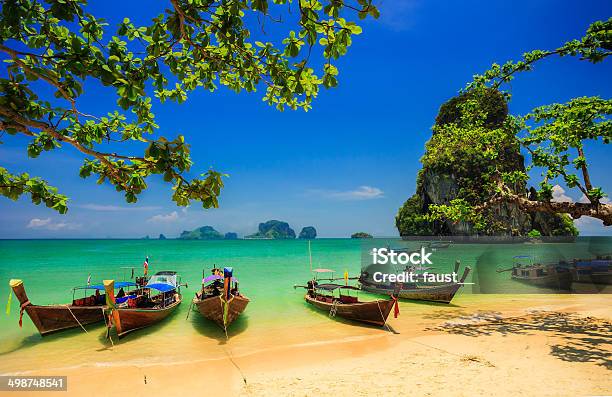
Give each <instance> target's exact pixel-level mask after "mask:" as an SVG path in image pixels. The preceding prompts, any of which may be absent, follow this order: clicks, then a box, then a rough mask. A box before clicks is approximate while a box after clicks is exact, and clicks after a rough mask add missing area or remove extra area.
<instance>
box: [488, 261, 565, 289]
mask: <svg viewBox="0 0 612 397" xmlns="http://www.w3.org/2000/svg"><path fill="white" fill-rule="evenodd" d="M525 258H529V259H530V260H531V263H530V264H528V265H523V264H521V263H520V261H518V260H520V259H525ZM513 259H514V264H513V265H512V267H511V268H509V269H503V270H497V272H498V273H501V272H507V271H510V272H512V273H511V278H512V280H515V281H519V282H522V283H525V284H529V285H533V286H536V287H540V288H551V289H558V290H564V291H569V290H570V289H571V287H572V273H571V272H570V269H569V267H567V266H562V265H556V264H548V265H546V264H541V263H534V262H533V258H532V257H531V256H529V255H517V256H515V257H514V258H513Z"/></svg>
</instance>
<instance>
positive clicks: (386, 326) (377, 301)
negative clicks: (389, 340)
mask: <svg viewBox="0 0 612 397" xmlns="http://www.w3.org/2000/svg"><path fill="white" fill-rule="evenodd" d="M376 306H378V311H379V312H380V317H382V319H383V321H384V323H383V327H385V328H387V330H388V331H389V332H392V331H391V328H389V326H388V325H387V319H386V318H385V315H384V314H383V312H382V310H381V309H380V299H377V300H376Z"/></svg>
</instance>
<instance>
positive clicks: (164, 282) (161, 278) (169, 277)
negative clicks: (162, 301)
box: [145, 272, 178, 292]
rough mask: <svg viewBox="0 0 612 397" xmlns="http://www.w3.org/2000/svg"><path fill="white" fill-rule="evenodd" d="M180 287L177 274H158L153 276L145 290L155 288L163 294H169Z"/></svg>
mask: <svg viewBox="0 0 612 397" xmlns="http://www.w3.org/2000/svg"><path fill="white" fill-rule="evenodd" d="M177 285H178V281H177V275H176V272H157V273H155V274H154V275H152V276H151V278H150V279H149V282H148V283H147V285H145V288H153V289H156V290H158V291H161V292H169V291H172V290H173V289H176V287H177Z"/></svg>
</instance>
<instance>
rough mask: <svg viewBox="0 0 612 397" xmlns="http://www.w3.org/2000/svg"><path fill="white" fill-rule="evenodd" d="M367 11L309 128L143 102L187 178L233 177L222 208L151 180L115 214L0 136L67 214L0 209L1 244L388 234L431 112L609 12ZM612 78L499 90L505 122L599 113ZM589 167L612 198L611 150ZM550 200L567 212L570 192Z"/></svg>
mask: <svg viewBox="0 0 612 397" xmlns="http://www.w3.org/2000/svg"><path fill="white" fill-rule="evenodd" d="M93 3H96V4H95V7H93V6H92V8H90V10H91V11H92V12H94V13H96V14H100V15H101V16H104V17H105V18H107V19H108V20H109V21H111V22H115V21H117V20H121V19H122V18H123V17H124V16H130V17H131V18H133V19H136V20H137V21H138V22H143V23H144V21H145V20H146V18H148V17H150V16H154V15H155V14H157V13H159V12H161V11H163V9H164V8H166V6H167V5H166V3H165V2H162V1H156V2H149V3H147V4H148V6H147V9H146V10H143V9H142V4H141V3H136V2H122V3H118V2H93ZM118 4H121V5H120V6H119V5H118ZM126 7H129V8H126ZM380 8H381V11H382V16H381V19H379V20H378V21H366V22H365V23H364V24H363V26H364V32H363V34H362V35H361V36H359V37H357V38H356V39H355V40H354V43H353V46H352V47H351V48H350V50H349V54H348V55H347V56H346V57H345V58H343V59H342V60H341V61H340V62H339V63H338V68H339V69H340V76H339V77H340V86H339V87H338V88H336V89H332V90H324V91H322V92H321V94H320V96H319V98H318V99H317V100H316V101H315V103H314V105H313V106H314V109H313V110H311V111H310V112H308V113H304V112H303V111H285V112H284V113H280V112H278V111H276V110H275V109H274V108H272V107H268V106H267V105H266V104H264V103H263V102H262V101H261V97H262V93H261V92H258V93H255V94H240V95H238V94H235V93H233V92H230V91H228V90H225V89H220V90H218V91H217V92H216V93H213V94H211V93H209V92H207V91H204V90H198V91H196V92H193V93H191V95H190V98H189V100H188V102H187V103H185V104H182V105H176V104H174V103H166V104H163V105H161V104H159V103H155V105H154V108H153V111H154V112H155V114H156V116H157V122H158V124H159V125H160V127H161V128H160V134H162V135H164V136H167V137H173V136H175V135H177V134H179V133H180V134H183V135H185V136H186V139H187V140H188V142H190V143H191V144H192V157H193V160H194V162H195V166H194V171H205V170H206V169H208V168H209V167H214V168H215V169H216V170H218V171H222V172H225V173H228V174H229V175H230V177H229V178H227V179H226V188H225V189H224V191H223V193H222V196H221V201H220V205H221V208H220V209H215V210H202V209H201V207H199V206H198V205H197V204H195V205H193V206H191V207H189V208H188V209H183V208H179V207H176V206H175V205H174V204H173V202H172V201H171V199H170V197H171V190H170V186H168V185H165V184H164V183H163V182H162V181H161V179H159V178H152V179H149V185H150V189H149V190H148V191H147V192H146V193H144V194H143V195H142V196H141V197H140V200H139V202H138V203H137V204H136V205H128V204H126V203H125V202H124V200H123V196H122V195H121V194H119V193H116V192H115V191H114V189H113V188H112V187H110V186H108V185H102V186H99V185H96V183H95V179H86V180H83V179H80V178H79V177H78V167H79V166H80V164H81V162H82V157H81V155H80V154H79V153H78V152H76V151H74V150H71V148H68V147H66V148H64V149H62V150H59V151H54V152H47V153H43V154H42V155H41V156H40V157H39V158H37V159H35V160H32V159H27V157H26V154H25V146H24V142H25V139H24V138H21V137H7V136H4V137H3V139H2V141H3V144H2V145H0V164H1V165H2V166H4V167H6V168H8V169H9V170H10V171H12V172H23V171H27V172H29V173H30V174H32V175H39V176H41V177H43V178H44V179H46V180H47V181H48V182H50V183H51V184H52V185H55V186H57V187H59V189H60V191H61V192H62V193H64V194H66V195H68V196H69V197H70V198H71V201H70V210H69V212H68V214H67V215H59V214H57V213H55V212H54V211H51V210H49V209H47V208H45V207H36V206H33V205H32V204H30V203H29V200H28V199H27V198H26V199H21V200H19V201H18V202H12V201H9V200H7V199H5V198H0V238H46V237H57V238H60V237H82V238H87V237H141V236H144V235H147V234H149V235H151V236H157V235H158V234H159V233H164V234H165V235H166V236H168V237H174V236H177V235H178V234H179V233H180V232H181V231H182V230H185V229H192V228H194V227H198V226H201V225H212V226H214V227H215V228H217V230H219V231H222V232H227V231H234V232H238V233H239V234H246V233H251V232H254V231H255V230H256V228H257V224H258V223H259V222H262V221H265V220H268V219H280V220H285V221H287V222H289V223H290V225H291V226H292V227H293V228H294V229H296V231H299V229H301V227H303V226H308V225H314V226H315V227H316V228H317V230H318V232H319V235H320V236H322V237H345V236H348V235H350V234H351V233H352V232H355V231H367V232H370V233H373V234H376V235H381V236H393V235H397V231H396V229H395V227H394V216H395V214H396V212H397V209H398V208H399V207H400V206H401V204H402V203H403V202H404V201H405V200H406V199H407V198H408V197H409V196H410V195H412V194H413V193H414V189H415V177H416V172H417V171H418V169H419V168H420V163H419V158H420V157H421V155H422V154H423V150H424V144H425V142H426V141H427V139H428V138H429V136H430V134H431V131H430V128H431V126H432V124H433V122H434V118H435V116H436V114H437V111H438V108H439V106H440V105H441V104H442V103H443V102H444V101H446V100H447V99H449V98H450V97H452V96H453V95H455V94H456V93H457V91H458V90H459V89H460V88H461V87H463V86H464V85H465V83H466V82H468V81H469V80H470V79H471V76H472V75H473V74H475V73H478V72H481V71H483V70H485V69H487V68H488V67H489V66H490V64H491V63H493V62H504V61H506V60H508V59H516V58H518V57H519V56H520V54H522V53H523V52H525V51H529V50H531V49H536V48H540V49H549V48H556V47H558V46H559V45H561V44H562V43H563V42H565V41H568V40H571V39H574V38H579V37H581V36H582V35H583V33H584V31H585V30H586V28H587V27H588V25H589V23H591V22H592V21H595V20H598V19H607V18H608V17H609V16H610V15H612V3H610V2H609V1H582V2H577V1H515V2H501V1H500V2H490V1H487V2H484V1H482V2H478V1H464V2H431V1H427V2H426V1H413V0H393V1H386V2H385V3H384V4H382V5H381V7H380ZM117 9H122V10H123V12H122V13H120V14H119V13H117V12H116V10H117ZM147 13H151V14H150V15H147ZM270 39H274V37H271V38H270ZM1 73H5V72H1ZM610 76H612V65H611V64H610V61H609V60H608V61H607V62H605V63H603V64H598V65H591V64H586V63H584V62H579V61H577V60H575V59H554V60H547V61H544V62H543V63H541V64H538V65H537V67H536V70H535V71H534V72H531V73H527V74H523V75H520V76H519V77H518V78H517V79H516V80H515V81H514V82H513V83H512V94H513V100H512V102H511V104H510V110H511V112H513V113H517V114H520V113H526V112H527V111H529V110H530V109H531V108H533V107H535V106H539V105H544V104H548V103H553V102H562V101H567V100H569V99H571V98H573V97H577V96H587V95H588V96H590V95H599V96H602V97H605V98H609V97H610V96H611V94H612V84H610V82H611V80H610ZM89 87H91V89H89V90H88V91H87V94H86V95H85V96H84V97H83V98H82V99H80V104H79V106H81V107H82V108H83V109H85V110H86V111H88V112H89V113H97V114H105V113H106V112H107V111H108V110H109V109H114V108H115V106H114V100H113V97H112V96H110V95H109V93H108V92H107V91H103V90H98V89H97V88H96V87H95V86H92V85H90V86H89ZM87 88H88V86H86V89H87ZM135 149H137V148H135ZM129 150H134V149H129ZM587 157H588V158H589V159H590V161H591V164H592V169H591V173H592V175H591V177H592V179H593V181H594V182H595V183H596V184H599V185H601V186H602V187H603V188H604V190H605V191H607V192H610V191H612V180H611V179H610V178H609V175H608V173H609V170H610V169H612V167H611V166H612V164H611V161H610V156H609V148H606V147H604V146H603V145H591V146H588V147H587ZM196 173H197V172H194V174H196ZM558 194H559V195H565V196H567V197H569V198H571V199H573V200H578V199H580V194H578V193H577V192H576V191H571V190H569V189H565V192H561V191H560V190H559V191H558ZM578 225H579V227H580V228H581V229H582V230H583V232H584V233H585V234H612V231H611V230H610V229H611V228H607V229H604V228H603V227H601V226H600V225H599V222H598V221H595V220H589V219H582V220H580V221H579V222H578Z"/></svg>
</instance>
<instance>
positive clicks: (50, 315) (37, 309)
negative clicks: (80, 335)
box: [25, 305, 105, 336]
mask: <svg viewBox="0 0 612 397" xmlns="http://www.w3.org/2000/svg"><path fill="white" fill-rule="evenodd" d="M104 308H105V306H88V307H81V306H72V305H53V306H38V305H28V306H26V307H25V312H26V313H27V314H28V316H29V317H30V319H31V320H32V322H33V323H34V325H35V326H36V328H37V329H38V332H40V334H41V335H42V336H45V335H49V334H52V333H54V332H59V331H64V330H67V329H71V328H77V327H80V326H81V325H83V326H85V325H88V324H94V323H99V322H102V321H104Z"/></svg>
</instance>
